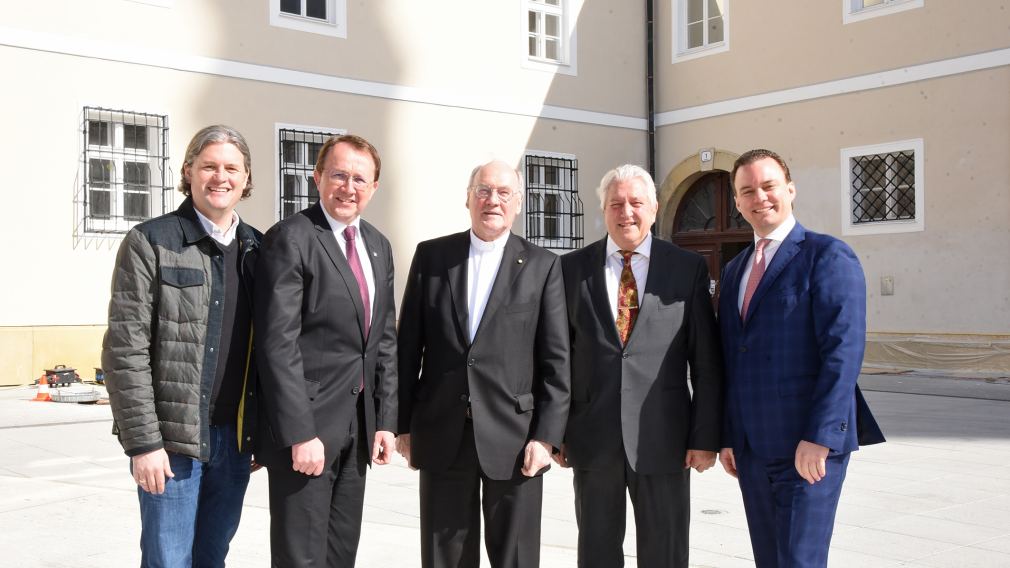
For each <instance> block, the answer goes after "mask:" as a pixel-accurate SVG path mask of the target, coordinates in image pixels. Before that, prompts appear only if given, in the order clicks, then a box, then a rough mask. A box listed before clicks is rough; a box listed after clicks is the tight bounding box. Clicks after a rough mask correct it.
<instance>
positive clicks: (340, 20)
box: [270, 0, 347, 39]
mask: <svg viewBox="0 0 1010 568" xmlns="http://www.w3.org/2000/svg"><path fill="white" fill-rule="evenodd" d="M301 1H302V10H303V13H304V9H305V0H301ZM270 25H271V26H276V27H279V28H288V29H291V30H298V31H302V32H308V33H312V34H320V35H325V36H330V37H338V38H344V39H346V38H347V0H326V19H325V20H323V19H319V18H309V17H307V16H299V15H296V14H289V13H287V12H281V0H270Z"/></svg>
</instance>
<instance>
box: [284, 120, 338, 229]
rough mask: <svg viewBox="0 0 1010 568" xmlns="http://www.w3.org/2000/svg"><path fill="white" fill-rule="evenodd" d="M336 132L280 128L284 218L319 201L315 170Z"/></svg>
mask: <svg viewBox="0 0 1010 568" xmlns="http://www.w3.org/2000/svg"><path fill="white" fill-rule="evenodd" d="M330 136H333V132H315V131H309V130H296V129H293V128H280V129H278V130H277V142H278V143H277V146H278V148H279V152H280V154H279V155H278V163H279V164H280V168H278V170H279V171H278V184H277V187H279V188H280V208H279V209H278V215H279V216H280V217H279V218H280V219H284V218H285V217H290V216H291V215H294V214H295V213H298V212H299V211H301V210H302V209H305V208H306V207H309V206H312V205H315V204H316V203H317V202H318V201H319V191H318V189H317V188H316V180H315V179H314V178H313V177H312V173H313V171H314V170H315V167H316V158H317V157H318V156H319V150H320V149H321V148H322V147H323V143H325V142H326V140H327V139H328V138H329V137H330Z"/></svg>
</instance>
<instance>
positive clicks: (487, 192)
mask: <svg viewBox="0 0 1010 568" xmlns="http://www.w3.org/2000/svg"><path fill="white" fill-rule="evenodd" d="M472 191H473V194H474V195H476V196H477V197H479V198H481V199H490V198H491V194H495V195H497V196H498V201H501V202H502V203H508V202H509V200H511V199H512V197H513V196H514V195H515V194H516V192H514V191H512V188H511V187H493V186H490V185H478V186H476V187H474V188H473V190H472Z"/></svg>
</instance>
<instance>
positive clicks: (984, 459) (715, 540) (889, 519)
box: [0, 374, 1010, 568]
mask: <svg viewBox="0 0 1010 568" xmlns="http://www.w3.org/2000/svg"><path fill="white" fill-rule="evenodd" d="M860 384H861V385H862V386H863V388H864V391H865V392H866V397H867V399H868V401H869V403H870V405H871V407H872V408H873V410H874V413H875V414H876V415H877V418H878V421H879V422H880V423H881V426H882V428H883V430H884V432H885V434H886V435H887V437H888V440H889V441H888V443H886V444H881V445H878V446H871V447H867V448H864V449H863V450H861V451H859V452H856V453H855V454H853V457H852V461H851V463H850V468H849V473H848V476H847V480H846V484H845V488H844V490H843V494H842V502H841V505H840V507H839V512H838V519H837V522H836V526H835V536H834V540H833V542H832V552H831V555H830V561H829V566H831V567H832V568H850V567H853V566H857V567H860V568H863V567H866V568H877V567H880V568H891V567H895V566H905V567H916V566H917V567H919V568H925V567H930V568H936V567H940V566H943V567H949V566H965V567H971V566H985V567H986V568H989V567H1003V566H1010V402H1008V401H1010V382H1000V380H999V379H989V380H982V379H978V378H974V379H972V378H967V379H966V378H961V377H938V376H911V375H907V374H906V375H898V376H889V375H873V376H864V377H862V378H861V379H860ZM34 396H35V390H34V389H33V388H5V389H0V550H2V551H3V552H4V556H3V558H2V559H0V566H14V567H19V568H20V567H26V568H34V567H75V568H76V567H82V568H91V567H95V568H97V567H106V566H131V565H136V564H138V563H139V558H140V550H139V546H138V539H139V533H140V524H139V513H138V506H137V496H136V487H135V485H134V484H133V482H132V479H131V477H130V475H129V473H128V465H129V461H128V458H126V456H124V455H123V453H122V450H121V449H120V447H119V444H118V443H117V442H116V440H115V438H114V437H113V436H111V435H110V431H111V412H110V410H109V407H108V406H98V405H79V404H57V403H36V402H30V399H31V398H34ZM692 492H693V501H692V504H691V515H692V527H691V565H692V566H694V567H717V568H738V567H739V568H744V567H747V566H754V562H753V556H752V554H751V550H750V542H749V539H748V533H747V525H746V519H745V516H744V512H743V505H742V500H741V498H740V492H739V489H738V487H737V485H736V482H735V480H734V479H732V478H731V477H729V476H727V475H726V474H725V473H724V472H722V471H721V467H719V466H716V467H715V468H714V469H712V470H710V471H708V472H706V473H704V474H701V475H697V474H695V475H693V479H692ZM418 511H419V503H418V498H417V472H415V471H412V470H410V468H408V467H407V466H406V463H405V462H404V461H403V460H402V459H397V460H396V461H395V462H394V463H393V464H390V465H388V466H383V467H376V468H373V469H372V470H371V471H370V472H369V480H368V486H367V491H366V495H365V510H364V523H363V529H362V541H361V546H360V550H359V557H358V563H357V565H358V566H359V567H364V568H373V567H374V568H379V567H382V568H389V567H396V568H400V567H405V568H409V567H415V566H419V565H420V562H419V560H418V558H419V552H420V542H419V528H418V527H419V522H418V514H419V513H418ZM242 515H243V516H242V524H241V525H240V527H239V531H238V534H237V535H236V536H235V539H234V540H233V542H232V550H231V554H230V555H229V558H228V565H229V566H230V567H238V568H243V567H260V566H266V565H268V564H269V542H268V534H269V526H270V516H269V510H268V499H267V477H266V472H263V471H261V472H258V473H255V474H253V476H252V479H251V481H250V484H249V490H248V492H247V494H246V499H245V505H244V507H243V512H242ZM627 517H628V518H627V526H628V530H627V538H626V539H625V555H626V564H627V565H628V566H635V565H636V558H635V542H634V538H635V533H636V531H635V526H634V517H633V513H632V510H631V506H630V504H629V506H628V514H627ZM577 538H578V533H577V528H576V523H575V515H574V508H573V492H572V477H571V472H570V471H566V470H559V469H557V468H555V469H554V470H552V471H551V472H549V473H548V474H547V477H546V478H545V482H544V512H543V538H542V545H541V559H542V562H541V565H543V566H545V567H551V568H554V567H559V568H564V567H568V566H572V567H574V566H575V565H576V545H577ZM482 565H484V566H488V565H489V564H488V563H487V560H486V556H485V557H484V560H483V564H482Z"/></svg>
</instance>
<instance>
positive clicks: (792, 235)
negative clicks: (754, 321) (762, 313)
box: [747, 223, 806, 321]
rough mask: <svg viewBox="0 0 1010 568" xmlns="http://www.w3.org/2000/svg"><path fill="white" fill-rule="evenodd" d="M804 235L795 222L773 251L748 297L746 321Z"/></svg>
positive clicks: (787, 263)
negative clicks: (756, 284) (751, 294)
mask: <svg viewBox="0 0 1010 568" xmlns="http://www.w3.org/2000/svg"><path fill="white" fill-rule="evenodd" d="M805 237H806V229H804V228H803V227H802V226H801V225H800V224H799V223H796V226H795V227H793V230H792V231H789V234H788V235H787V236H786V240H784V241H782V244H781V245H779V250H777V251H775V256H774V257H772V262H771V264H769V265H768V268H767V269H766V270H765V273H764V275H763V276H762V277H761V282H760V283H758V287H757V289H756V290H754V295H753V296H752V297H751V299H750V306H748V307H747V321H750V319H751V317H753V315H754V313H755V312H756V311H757V309H758V306H759V305H760V304H761V299H762V298H764V297H765V296H766V295H767V294H768V291H769V290H771V289H772V287H773V286H774V285H775V280H776V279H777V278H778V277H779V275H781V274H782V271H783V270H784V269H785V267H786V266H788V265H789V261H791V260H792V259H793V257H794V256H796V253H798V252H800V243H802V242H803V240H804V238H805Z"/></svg>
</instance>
